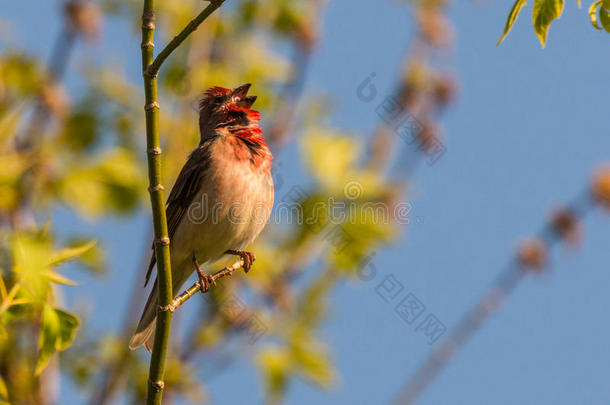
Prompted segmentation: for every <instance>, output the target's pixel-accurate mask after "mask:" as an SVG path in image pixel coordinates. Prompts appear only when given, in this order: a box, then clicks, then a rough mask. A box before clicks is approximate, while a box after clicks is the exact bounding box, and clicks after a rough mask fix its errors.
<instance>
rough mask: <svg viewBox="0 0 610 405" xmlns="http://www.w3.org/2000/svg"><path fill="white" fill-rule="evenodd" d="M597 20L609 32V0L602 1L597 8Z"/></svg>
mask: <svg viewBox="0 0 610 405" xmlns="http://www.w3.org/2000/svg"><path fill="white" fill-rule="evenodd" d="M599 21H600V22H601V23H602V27H604V29H605V30H606V32H610V1H603V2H602V6H601V7H600V8H599Z"/></svg>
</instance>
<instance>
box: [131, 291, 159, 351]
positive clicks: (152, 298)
mask: <svg viewBox="0 0 610 405" xmlns="http://www.w3.org/2000/svg"><path fill="white" fill-rule="evenodd" d="M158 296H159V293H158V289H157V280H155V284H154V285H153V288H152V291H151V292H150V295H149V296H148V301H146V305H145V306H144V312H143V313H142V317H141V318H140V322H139V323H138V327H137V328H136V331H135V333H134V334H133V336H132V337H131V340H130V341H129V348H130V349H131V350H135V349H137V348H138V347H140V346H142V345H144V347H145V348H146V350H148V351H149V352H150V351H152V347H153V343H154V341H155V326H156V324H157V302H158Z"/></svg>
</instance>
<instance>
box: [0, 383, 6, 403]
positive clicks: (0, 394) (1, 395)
mask: <svg viewBox="0 0 610 405" xmlns="http://www.w3.org/2000/svg"><path fill="white" fill-rule="evenodd" d="M2 399H5V400H8V388H7V387H6V382H4V380H3V379H2V377H0V400H2ZM0 403H1V402H0Z"/></svg>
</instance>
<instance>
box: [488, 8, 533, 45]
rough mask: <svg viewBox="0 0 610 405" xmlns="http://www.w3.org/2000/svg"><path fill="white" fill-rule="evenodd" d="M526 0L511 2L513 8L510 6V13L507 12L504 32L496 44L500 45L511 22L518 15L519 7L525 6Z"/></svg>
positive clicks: (512, 22) (508, 30)
mask: <svg viewBox="0 0 610 405" xmlns="http://www.w3.org/2000/svg"><path fill="white" fill-rule="evenodd" d="M526 3H527V0H517V1H515V4H513V8H511V10H510V13H508V18H507V19H506V25H505V26H504V33H503V34H502V36H501V37H500V39H499V40H498V42H497V43H496V46H498V45H500V44H501V43H502V41H504V38H506V36H507V35H508V33H509V32H510V30H511V29H512V28H513V24H514V23H515V21H517V17H519V13H520V12H521V9H522V8H523V7H524V6H525V4H526Z"/></svg>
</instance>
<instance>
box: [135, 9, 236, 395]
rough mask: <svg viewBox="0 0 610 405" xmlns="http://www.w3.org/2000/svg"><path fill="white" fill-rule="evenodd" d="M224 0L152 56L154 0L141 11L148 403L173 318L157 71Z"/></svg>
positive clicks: (158, 388)
mask: <svg viewBox="0 0 610 405" xmlns="http://www.w3.org/2000/svg"><path fill="white" fill-rule="evenodd" d="M223 2H224V0H212V1H211V2H210V4H209V5H208V6H207V7H206V8H205V9H204V10H203V11H201V12H200V13H199V14H198V15H197V16H196V17H195V18H194V19H193V20H192V21H191V22H190V23H189V24H188V25H187V26H186V27H185V28H184V29H183V30H182V31H181V32H180V33H179V34H178V35H176V36H175V37H174V38H173V39H172V40H171V41H170V43H169V44H167V46H165V48H163V50H162V51H161V52H160V53H159V55H158V56H157V58H155V59H153V49H154V47H155V45H154V43H153V39H154V33H155V0H144V9H143V11H142V45H141V47H142V77H143V79H144V94H145V99H146V102H145V105H144V110H145V112H146V145H147V156H148V178H149V187H148V191H149V193H150V201H151V205H152V213H153V225H154V233H155V242H154V246H155V255H156V259H157V280H158V282H157V288H158V289H159V302H158V308H157V325H156V329H155V342H154V345H153V350H152V356H151V359H150V370H149V377H148V393H147V395H146V403H147V404H148V405H158V404H161V398H162V395H163V388H164V386H165V383H164V382H163V376H164V373H165V359H166V355H167V348H168V345H169V334H170V329H171V322H172V312H171V303H172V298H173V297H172V295H173V294H172V276H171V265H170V257H169V243H170V240H169V235H168V231H167V218H166V214H165V206H164V201H165V198H164V193H163V190H164V188H163V185H162V179H161V146H160V142H159V101H158V99H157V74H158V72H159V69H160V68H161V65H162V64H163V62H164V61H165V59H167V57H168V56H169V55H170V54H171V53H172V52H173V51H174V50H175V49H176V48H178V46H180V44H182V42H183V41H184V40H185V39H186V38H187V37H188V36H189V35H190V34H191V33H192V32H193V31H195V30H196V29H197V27H199V25H200V24H201V23H202V22H203V21H204V20H205V19H206V18H207V17H209V16H210V15H211V14H212V13H213V12H214V11H215V10H216V9H218V8H219V7H220V6H221V5H222V3H223Z"/></svg>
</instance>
